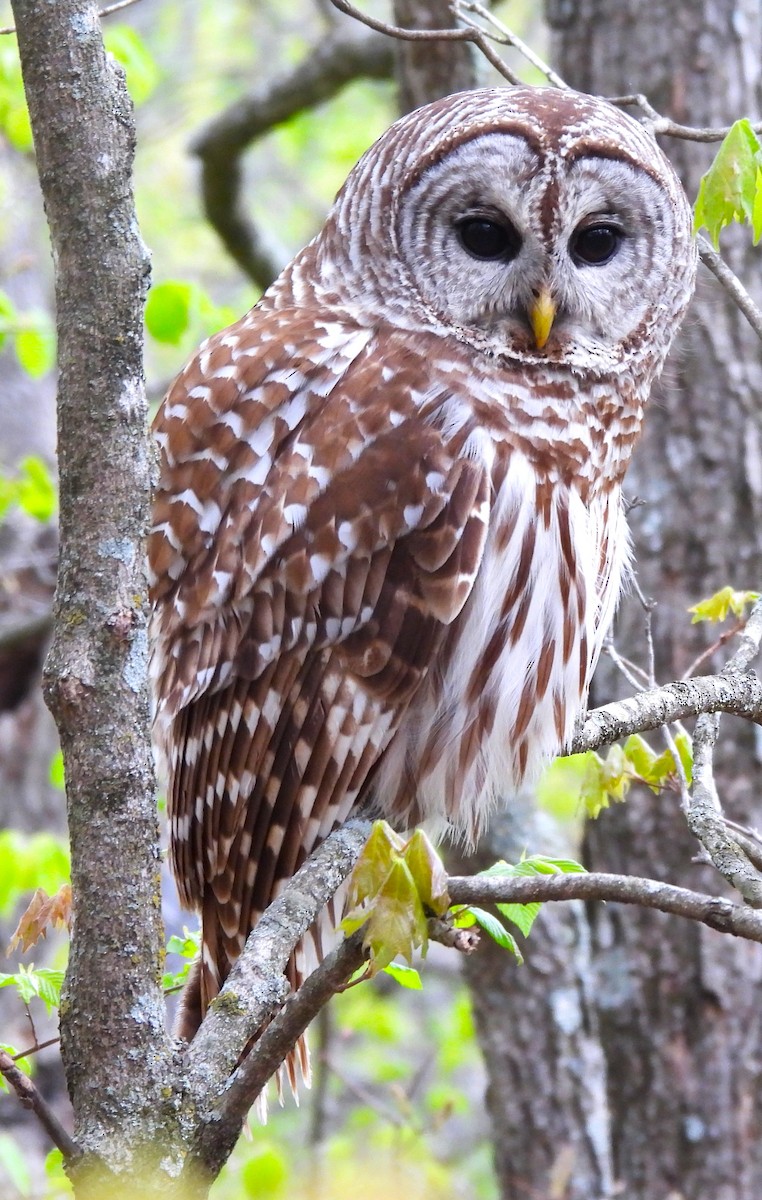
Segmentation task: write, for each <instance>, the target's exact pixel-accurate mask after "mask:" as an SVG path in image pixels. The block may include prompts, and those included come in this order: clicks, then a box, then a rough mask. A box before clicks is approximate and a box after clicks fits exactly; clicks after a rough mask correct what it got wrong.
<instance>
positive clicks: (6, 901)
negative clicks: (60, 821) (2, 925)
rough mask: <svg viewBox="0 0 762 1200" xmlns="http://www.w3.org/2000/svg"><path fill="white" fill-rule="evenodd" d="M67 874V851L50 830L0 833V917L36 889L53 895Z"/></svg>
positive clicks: (66, 878) (68, 872) (68, 871)
mask: <svg viewBox="0 0 762 1200" xmlns="http://www.w3.org/2000/svg"><path fill="white" fill-rule="evenodd" d="M69 877H70V869H69V853H68V849H67V846H66V843H65V842H64V841H63V839H61V838H59V837H55V836H54V835H53V834H51V833H35V834H24V833H20V832H19V831H18V830H15V829H5V830H2V831H1V832H0V917H7V916H9V915H10V913H11V910H12V909H13V908H15V906H16V904H17V903H18V901H19V900H20V899H21V898H22V897H23V896H24V895H25V894H26V893H27V892H33V891H34V890H35V889H36V888H44V889H45V891H46V892H48V894H50V895H53V894H54V893H55V892H57V891H58V890H59V888H60V887H61V885H62V884H64V883H68V882H69Z"/></svg>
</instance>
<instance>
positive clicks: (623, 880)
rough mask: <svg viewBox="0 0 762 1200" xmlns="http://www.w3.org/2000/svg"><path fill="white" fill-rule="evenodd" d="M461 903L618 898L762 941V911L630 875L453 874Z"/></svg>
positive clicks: (453, 890)
mask: <svg viewBox="0 0 762 1200" xmlns="http://www.w3.org/2000/svg"><path fill="white" fill-rule="evenodd" d="M447 887H448V891H449V893H450V898H451V899H452V901H453V903H455V904H496V903H500V904H529V903H532V902H535V901H546V900H612V901H616V902H617V903H619V904H635V905H638V906H640V907H641V908H655V909H658V910H659V911H660V912H664V913H671V914H672V915H674V916H678V917H687V918H688V919H689V920H691V921H699V922H701V923H702V924H703V925H708V926H709V927H710V929H717V930H719V931H720V932H722V933H732V934H734V935H735V936H736V937H742V938H747V939H748V940H749V941H752V942H762V914H760V913H757V912H753V911H752V910H751V909H749V908H748V907H746V906H745V905H741V904H733V903H732V901H730V900H726V899H724V898H723V897H721V896H706V895H703V894H702V893H700V892H692V891H689V890H688V889H687V888H681V887H674V886H673V885H672V884H670V883H662V882H661V881H660V880H656V879H640V878H636V877H633V876H630V875H608V874H603V873H601V874H590V875H581V874H579V875H538V876H524V877H522V878H520V879H514V878H504V877H501V876H499V875H496V876H488V877H485V876H483V875H474V876H452V878H450V879H449V880H448V883H447Z"/></svg>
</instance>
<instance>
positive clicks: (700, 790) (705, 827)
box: [683, 600, 762, 908]
mask: <svg viewBox="0 0 762 1200" xmlns="http://www.w3.org/2000/svg"><path fill="white" fill-rule="evenodd" d="M760 642H762V600H757V602H756V603H755V604H754V606H753V608H752V610H751V613H750V614H749V619H748V620H747V622H746V624H745V626H744V629H743V632H742V634H741V635H740V638H739V645H738V647H737V649H736V651H735V653H734V654H733V656H732V658H731V659H730V660H729V662H728V663H727V665H726V667H725V671H724V672H723V674H724V673H727V672H739V671H744V672H745V671H747V670H748V668H749V667H750V665H751V663H752V662H753V660H754V658H755V657H756V655H757V654H758V652H759V646H760ZM743 678H749V676H746V675H745V676H743ZM719 732H720V718H719V715H718V714H717V713H714V714H708V713H707V714H704V715H702V716H700V717H699V719H698V721H697V722H696V728H695V730H694V733H693V778H692V786H691V788H690V790H688V789H687V788H684V789H683V802H684V807H685V815H686V820H687V822H688V827H689V829H690V831H691V833H692V834H693V835H694V837H696V838H697V839H698V841H699V842H700V843H701V845H702V846H703V847H704V849H705V850H706V852H707V854H708V855H709V857H710V859H711V860H712V863H713V864H714V866H715V867H716V868H717V870H718V871H719V872H720V874H721V875H722V876H723V877H724V878H725V879H727V881H728V883H730V884H731V885H732V886H733V887H734V888H736V889H737V890H738V891H739V892H740V893H741V895H742V896H743V898H744V900H746V902H747V903H748V904H751V905H752V906H753V907H754V908H762V873H760V871H759V870H758V869H757V867H756V866H755V863H754V862H753V861H752V859H751V858H750V857H749V855H748V853H747V852H746V849H745V847H744V846H743V844H742V839H738V838H736V837H734V836H733V835H732V834H731V831H730V830H729V828H728V825H727V823H726V821H725V818H724V816H723V812H722V805H721V804H720V799H719V796H718V795H717V788H716V786H715V782H714V770H713V758H714V747H715V744H716V742H717V737H718V735H719Z"/></svg>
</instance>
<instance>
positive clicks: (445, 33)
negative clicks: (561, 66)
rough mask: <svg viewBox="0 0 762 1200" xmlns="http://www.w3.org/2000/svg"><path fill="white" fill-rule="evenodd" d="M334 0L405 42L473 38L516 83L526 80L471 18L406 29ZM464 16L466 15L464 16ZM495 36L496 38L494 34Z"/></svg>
mask: <svg viewBox="0 0 762 1200" xmlns="http://www.w3.org/2000/svg"><path fill="white" fill-rule="evenodd" d="M331 3H332V4H333V6H334V7H335V8H337V9H338V10H339V12H341V13H344V14H345V16H347V17H352V18H353V19H354V20H355V21H359V22H360V24H361V25H367V27H368V28H369V29H373V30H374V31H375V32H376V33H383V34H385V35H386V36H387V37H392V38H397V39H399V40H400V41H403V42H472V43H473V44H474V45H475V46H477V47H478V48H479V50H481V52H482V54H483V55H484V57H485V58H486V59H487V61H488V62H489V63H491V65H492V66H493V67H494V68H495V70H496V71H498V72H499V73H500V74H501V75H502V76H503V78H504V79H506V80H507V81H508V83H512V84H514V85H516V84H520V83H521V82H522V80H521V79H520V77H519V76H518V75H516V73H515V72H514V71H512V70H511V69H510V67H509V66H508V65H507V64H506V63H504V62H503V60H502V58H501V57H500V55H499V54H498V53H497V52H496V50H495V48H494V46H492V45H490V37H491V35H490V34H489V33H487V32H486V30H484V29H482V28H481V27H479V26H477V25H475V24H474V23H473V22H471V21H469V22H468V23H467V24H465V25H462V26H461V27H460V28H456V29H452V28H449V29H406V28H405V27H404V26H402V25H390V24H389V22H388V21H379V20H377V19H376V18H375V17H371V16H369V15H368V14H367V13H364V12H361V11H360V9H359V8H356V7H355V6H354V4H350V3H349V0H331ZM453 12H454V13H455V15H456V16H460V15H461V14H460V13H459V12H458V11H457V5H454V6H453ZM461 19H463V18H462V17H461ZM492 40H493V41H494V40H495V39H494V37H492Z"/></svg>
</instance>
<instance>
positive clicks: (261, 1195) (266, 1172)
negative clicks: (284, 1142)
mask: <svg viewBox="0 0 762 1200" xmlns="http://www.w3.org/2000/svg"><path fill="white" fill-rule="evenodd" d="M288 1175H289V1168H288V1161H287V1159H286V1157H285V1154H284V1152H283V1151H282V1150H280V1149H279V1148H278V1147H277V1146H275V1145H273V1144H269V1145H264V1146H262V1145H260V1144H259V1143H258V1144H257V1148H256V1150H255V1151H254V1153H253V1154H251V1155H250V1156H249V1157H248V1158H247V1160H246V1162H245V1163H244V1165H243V1167H242V1168H241V1173H240V1178H241V1183H242V1184H243V1187H244V1192H245V1195H246V1196H251V1197H252V1200H254V1198H256V1200H272V1198H273V1197H277V1196H281V1195H283V1189H284V1187H285V1185H286V1182H287V1180H288Z"/></svg>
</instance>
